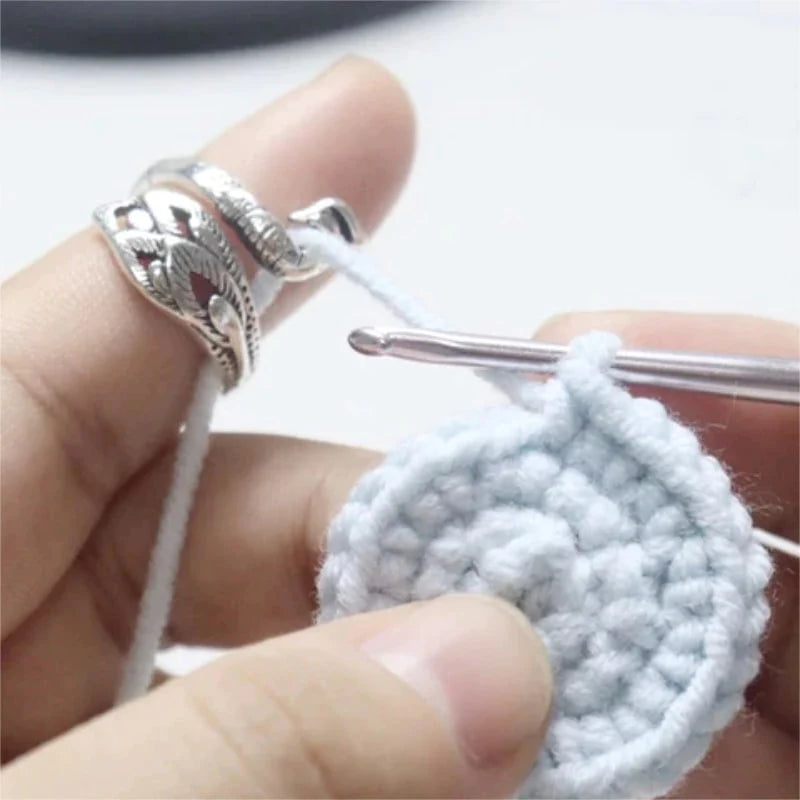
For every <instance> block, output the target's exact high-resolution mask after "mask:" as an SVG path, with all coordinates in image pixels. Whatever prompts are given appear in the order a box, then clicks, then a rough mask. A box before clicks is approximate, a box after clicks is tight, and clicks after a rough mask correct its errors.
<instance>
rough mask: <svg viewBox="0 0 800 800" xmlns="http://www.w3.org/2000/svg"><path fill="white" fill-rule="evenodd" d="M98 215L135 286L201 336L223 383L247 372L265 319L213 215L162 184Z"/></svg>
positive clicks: (229, 384)
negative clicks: (262, 321)
mask: <svg viewBox="0 0 800 800" xmlns="http://www.w3.org/2000/svg"><path fill="white" fill-rule="evenodd" d="M94 219H95V222H96V223H97V224H98V225H99V227H100V229H101V230H102V231H103V233H104V234H105V237H106V240H107V241H108V243H109V245H110V246H111V249H112V251H113V253H114V254H115V256H116V259H117V262H118V263H119V265H120V266H121V267H122V270H123V272H124V273H125V275H126V276H127V277H128V278H129V279H130V280H131V281H132V282H133V284H134V286H136V288H137V289H139V290H140V291H141V292H142V293H143V294H144V295H145V297H147V299H148V300H151V301H152V302H154V303H156V304H157V305H158V306H159V307H161V308H162V309H164V310H165V311H167V312H168V313H170V314H171V315H173V316H174V317H177V318H178V319H180V320H181V321H183V322H184V323H187V324H188V325H189V327H190V329H191V330H192V331H193V332H194V333H195V334H196V335H197V336H198V338H199V339H200V341H201V342H202V343H203V345H204V346H205V348H206V349H207V351H208V352H209V354H210V355H211V356H212V358H213V359H214V360H215V361H216V362H217V364H219V366H220V368H221V370H222V374H223V382H224V386H225V390H226V391H227V390H228V389H230V388H232V387H233V386H236V385H237V384H238V383H239V382H241V381H242V380H243V379H245V378H246V377H247V376H248V375H249V374H250V373H251V372H252V370H253V368H254V366H255V364H256V362H257V360H258V349H259V339H260V329H259V321H258V316H257V314H256V309H255V304H254V302H253V297H252V294H251V292H250V286H249V284H248V282H247V279H246V277H245V273H244V268H243V267H242V265H241V263H240V262H239V260H238V258H237V257H236V255H235V253H234V252H233V249H232V248H231V246H230V244H229V243H228V240H227V239H226V237H225V234H224V233H223V232H222V230H221V228H220V227H219V225H218V224H217V222H216V221H215V220H214V218H213V217H212V216H211V215H210V214H209V213H208V212H207V211H205V209H203V207H202V206H201V205H200V204H199V203H197V202H196V201H194V200H192V199H191V198H189V197H187V196H186V195H184V194H181V193H180V192H176V191H172V190H169V189H163V188H161V189H152V190H149V191H145V192H144V193H143V194H141V195H140V196H138V197H134V198H132V199H130V200H127V201H123V202H121V203H111V204H108V205H104V206H100V207H99V208H98V209H97V210H96V211H95V212H94Z"/></svg>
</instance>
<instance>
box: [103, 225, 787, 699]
mask: <svg viewBox="0 0 800 800" xmlns="http://www.w3.org/2000/svg"><path fill="white" fill-rule="evenodd" d="M290 235H291V238H292V240H293V241H294V243H295V244H296V245H297V246H299V247H302V248H304V249H305V250H306V251H307V252H308V253H309V255H310V256H311V257H312V258H317V259H319V260H320V261H323V262H325V263H327V264H328V265H329V266H330V267H331V268H333V269H335V270H336V271H337V272H341V273H342V274H344V275H345V276H346V277H347V278H349V279H350V280H352V281H353V282H354V283H356V284H357V285H359V286H361V287H363V288H364V289H366V291H367V292H369V294H371V295H372V296H373V297H374V298H375V299H377V300H378V301H379V302H381V303H383V304H384V305H385V306H387V307H388V308H389V309H390V310H392V311H393V312H394V313H395V314H396V315H397V316H398V317H399V318H400V319H402V320H404V321H405V322H407V323H409V324H411V325H415V326H419V327H423V328H441V327H443V324H442V322H441V320H440V319H439V318H438V317H436V316H435V315H432V314H430V313H429V312H427V311H426V310H425V308H424V307H423V306H422V304H421V303H419V302H418V301H417V300H416V299H414V298H413V297H411V296H409V295H407V294H406V293H405V292H403V291H400V290H399V289H398V288H397V287H396V286H395V285H394V284H393V283H392V282H391V281H390V280H389V279H388V278H387V277H385V276H384V275H382V274H381V273H380V272H379V270H378V269H377V268H376V266H375V264H374V263H373V262H372V260H371V259H370V258H369V257H368V256H367V255H366V254H365V253H364V252H362V251H360V250H357V249H356V248H354V247H352V246H350V245H348V244H347V243H346V242H344V241H343V240H342V239H340V238H339V237H337V236H334V235H332V234H329V233H325V232H323V231H319V230H315V229H311V228H297V229H293V230H292V231H291V232H290ZM281 285H282V282H281V281H280V280H278V279H277V278H275V277H274V276H273V275H271V274H270V273H268V272H267V271H266V270H259V273H258V275H257V277H256V278H255V280H254V281H253V286H252V289H253V296H254V299H255V303H256V308H257V309H258V311H259V313H263V311H264V310H265V309H266V308H268V307H269V306H270V305H271V303H272V302H273V300H274V299H275V297H276V296H277V295H278V293H279V291H280V289H281ZM480 374H482V376H483V377H486V378H488V379H489V380H491V381H492V382H493V383H495V384H496V385H498V387H499V388H501V389H503V390H504V391H505V392H506V393H508V394H509V395H510V396H511V397H512V399H515V395H517V394H518V393H519V392H521V391H522V392H524V382H523V381H521V380H520V379H519V378H518V377H517V376H513V378H511V377H507V376H506V374H505V373H502V372H499V371H492V372H484V373H480ZM221 388H222V384H221V381H220V378H219V376H218V374H217V371H216V369H215V367H214V366H213V365H211V364H208V365H206V366H204V367H203V368H202V369H201V372H200V375H199V377H198V380H197V385H196V388H195V392H194V397H193V399H192V402H191V405H190V407H189V410H188V415H187V419H186V425H185V429H184V431H183V435H182V437H181V441H180V444H179V446H178V451H177V454H176V459H175V468H174V472H173V479H172V485H171V487H170V491H169V494H168V495H167V498H166V500H165V503H164V510H163V512H162V516H161V521H160V524H159V528H158V533H157V536H156V542H155V545H154V547H153V553H152V556H151V559H150V567H149V572H148V576H147V582H146V584H145V588H144V591H143V594H142V602H141V607H140V610H139V616H138V619H137V621H136V627H135V631H134V636H133V644H132V646H131V650H130V653H129V655H128V659H127V662H126V664H125V669H124V675H123V680H122V684H121V686H120V689H119V692H118V695H117V703H122V702H125V701H126V700H130V699H132V698H135V697H137V696H139V695H141V694H143V693H144V692H145V691H147V689H148V687H149V685H150V682H151V680H152V676H153V669H154V663H155V656H156V654H157V652H158V648H159V645H160V643H161V640H162V637H163V633H164V629H165V627H166V624H167V621H168V618H169V611H170V607H171V603H172V595H173V590H174V583H175V577H176V575H177V572H178V566H179V563H180V554H181V551H182V549H183V544H184V540H185V538H186V527H187V522H188V519H189V513H190V510H191V505H192V500H193V498H194V493H195V491H196V489H197V485H198V482H199V478H200V474H201V471H202V467H203V461H204V459H205V456H206V452H207V450H208V443H209V436H210V424H211V414H212V410H213V407H214V403H215V402H216V399H217V397H218V395H219V393H220V391H221ZM754 536H755V538H756V539H758V540H759V541H760V542H762V543H763V544H764V545H765V546H767V547H771V548H774V549H778V550H781V551H783V552H786V553H789V554H790V555H793V556H795V557H800V546H799V545H797V544H795V543H794V542H790V541H788V540H786V539H783V538H781V537H777V536H775V535H774V534H771V533H767V532H765V531H760V530H754Z"/></svg>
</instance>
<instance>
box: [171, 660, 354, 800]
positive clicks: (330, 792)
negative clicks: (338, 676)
mask: <svg viewBox="0 0 800 800" xmlns="http://www.w3.org/2000/svg"><path fill="white" fill-rule="evenodd" d="M215 666H217V667H218V668H219V671H218V673H217V676H216V680H215V681H213V683H211V684H204V685H203V686H202V687H201V686H200V684H199V682H198V683H197V684H193V683H192V682H191V681H187V682H186V683H187V688H188V691H187V698H188V700H189V702H190V704H191V706H192V709H193V711H194V713H195V715H196V717H197V719H198V722H199V724H200V725H201V726H202V727H203V728H204V729H205V731H206V732H207V733H208V734H210V736H211V737H212V738H213V739H214V740H215V742H216V743H218V744H219V745H221V746H222V748H223V750H224V751H225V752H226V753H227V760H228V761H229V763H230V764H231V769H232V771H233V772H235V780H236V782H237V783H238V784H239V785H240V787H241V785H242V784H244V785H245V786H246V787H248V788H249V789H252V790H254V791H255V792H256V793H258V794H262V795H280V796H287V797H331V798H334V797H338V796H339V792H338V791H337V780H336V773H335V770H334V769H333V768H332V765H331V764H330V763H329V759H328V756H327V754H326V752H325V747H324V732H323V735H322V736H320V731H319V719H318V717H319V716H320V701H321V698H320V697H319V695H320V687H319V686H318V685H317V686H315V682H314V681H312V682H311V683H309V682H308V681H304V682H303V685H302V687H298V686H297V685H294V686H293V685H291V684H290V683H287V680H283V679H281V678H280V676H276V675H275V673H274V671H273V670H272V669H271V668H270V666H269V665H268V664H266V663H265V659H264V658H263V657H261V656H257V655H256V654H255V652H254V651H253V650H246V651H242V652H240V653H237V654H235V655H233V656H230V657H228V658H226V659H224V661H223V662H220V663H219V664H218V665H215ZM207 687H208V688H207ZM299 689H302V691H299ZM310 709H313V710H315V713H316V716H317V719H316V720H314V719H311V718H310V716H309V715H310V711H309V710H310ZM323 716H324V715H323Z"/></svg>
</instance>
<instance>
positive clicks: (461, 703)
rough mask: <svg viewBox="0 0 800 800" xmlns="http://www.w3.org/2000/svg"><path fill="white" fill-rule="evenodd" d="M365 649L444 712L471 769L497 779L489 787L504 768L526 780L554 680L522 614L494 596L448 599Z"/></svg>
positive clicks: (421, 610)
mask: <svg viewBox="0 0 800 800" xmlns="http://www.w3.org/2000/svg"><path fill="white" fill-rule="evenodd" d="M364 649H365V650H366V651H367V653H369V655H370V656H371V657H372V658H374V659H376V660H377V661H379V662H380V663H381V664H382V665H383V666H384V667H385V668H386V669H388V670H390V671H391V672H393V673H394V674H395V675H396V676H397V677H398V678H401V679H402V680H403V681H405V682H406V683H407V684H409V685H410V686H411V687H413V688H414V689H415V690H416V691H417V692H418V693H419V694H420V695H421V696H422V697H423V698H424V699H425V700H426V701H427V702H428V703H429V704H430V705H431V706H432V707H433V708H434V709H435V710H436V711H437V712H438V713H439V714H440V715H441V717H442V718H443V720H444V722H445V724H446V725H447V726H448V727H449V729H450V730H451V732H452V734H453V736H454V738H455V740H456V742H457V744H458V746H459V748H460V749H461V752H462V754H463V757H464V761H465V763H466V764H467V765H468V768H469V769H470V770H471V771H472V772H473V773H486V774H489V775H490V776H491V780H492V781H495V783H494V784H493V785H492V786H489V787H486V788H489V789H490V790H491V789H494V788H497V784H496V780H500V784H499V785H500V786H503V781H502V779H503V776H502V774H500V773H503V771H504V770H505V771H506V772H508V770H511V771H512V772H513V771H517V772H518V771H519V770H520V769H521V770H522V772H521V774H519V775H514V776H513V778H514V779H516V780H521V779H522V778H523V777H524V775H525V773H526V772H527V770H528V769H529V768H530V767H531V765H532V763H533V760H534V758H535V752H536V751H537V750H538V746H539V744H540V743H541V740H542V738H543V734H544V727H545V724H546V721H547V717H548V714H549V710H550V695H551V686H552V679H551V676H550V668H549V666H548V663H547V657H546V654H545V652H544V647H543V646H542V644H541V641H540V639H539V637H538V636H537V635H536V633H535V632H534V631H533V629H532V628H531V626H530V625H529V623H528V622H527V620H526V619H525V618H524V617H523V616H522V614H520V613H519V612H518V611H517V610H516V609H514V608H512V607H511V606H510V605H507V604H505V603H502V602H501V601H497V600H492V599H490V598H482V597H475V596H471V597H467V596H450V597H446V598H442V599H440V600H435V601H432V602H430V603H426V604H424V605H421V606H420V608H419V610H417V611H416V612H414V613H413V614H411V615H410V616H408V617H406V618H405V619H404V620H403V621H402V622H400V623H399V624H398V625H397V626H396V627H394V628H390V629H388V630H384V631H382V632H381V633H379V634H378V635H377V636H375V637H374V638H372V639H371V640H369V641H368V642H367V643H366V644H365V645H364ZM506 777H509V776H508V775H506ZM509 788H516V785H515V784H514V783H513V781H512V782H511V783H510V784H509Z"/></svg>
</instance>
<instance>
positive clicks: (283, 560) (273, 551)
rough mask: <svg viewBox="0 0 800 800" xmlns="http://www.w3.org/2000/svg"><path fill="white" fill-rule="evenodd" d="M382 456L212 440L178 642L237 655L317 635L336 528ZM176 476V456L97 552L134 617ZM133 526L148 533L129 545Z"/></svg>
mask: <svg viewBox="0 0 800 800" xmlns="http://www.w3.org/2000/svg"><path fill="white" fill-rule="evenodd" d="M382 458H383V456H381V455H380V454H377V453H372V452H369V451H365V450H359V449H355V448H350V447H345V446H342V445H335V444H327V443H322V442H313V441H307V440H302V439H289V438H284V437H277V436H258V435H235V434H227V435H217V436H214V438H213V440H212V446H211V449H210V452H209V457H208V459H207V462H206V465H205V468H204V471H203V477H202V480H201V486H200V491H199V492H198V494H197V499H196V504H195V507H194V509H193V511H192V517H191V523H190V529H189V535H188V539H187V543H186V547H185V550H184V552H183V556H182V561H181V567H180V572H179V575H178V580H177V584H176V587H175V594H174V600H173V607H172V612H171V617H170V622H169V627H168V635H169V638H170V639H171V640H172V641H176V642H182V643H186V644H202V645H211V646H219V647H234V646H238V645H242V644H248V643H250V642H254V641H257V640H259V639H263V638H266V637H268V636H274V635H276V634H280V633H286V632H288V631H292V630H296V629H298V628H302V627H305V626H307V625H309V624H310V623H311V619H312V616H313V614H314V612H315V609H316V592H315V589H314V581H315V578H316V573H317V570H318V567H319V563H320V559H321V558H322V554H323V549H324V540H325V534H326V531H327V529H328V526H329V524H330V521H331V519H332V518H333V516H334V515H335V514H336V512H337V511H338V510H339V509H340V508H341V506H342V505H343V504H344V502H345V501H346V499H347V496H348V495H349V493H350V491H351V490H352V487H353V486H354V485H355V483H356V482H357V481H358V479H359V478H360V477H361V476H362V475H363V474H364V473H365V472H367V471H368V470H369V469H371V468H372V467H374V466H377V464H378V463H379V462H380V461H381V460H382ZM169 469H170V456H169V455H168V454H167V455H166V456H165V457H163V458H162V459H160V460H159V462H158V464H156V465H154V468H153V469H152V470H149V471H148V472H147V473H146V474H143V475H142V476H140V478H139V479H138V480H137V481H135V482H133V483H131V484H130V486H129V487H127V489H126V492H125V494H124V495H122V496H120V498H119V501H118V502H116V503H115V505H114V507H113V508H112V509H110V511H109V514H108V517H107V519H106V524H105V525H104V527H103V530H102V532H98V533H99V535H98V536H97V537H96V538H94V539H93V540H92V542H91V545H92V550H93V554H92V558H93V560H94V563H95V565H96V566H97V567H98V568H99V569H101V570H102V569H105V574H106V576H107V577H106V578H104V579H103V581H104V583H107V584H108V585H109V590H108V591H109V592H113V591H115V590H114V589H112V588H111V587H112V586H114V587H116V592H117V593H118V592H120V591H122V592H128V593H130V596H129V597H126V598H119V600H116V599H115V600H113V601H112V602H113V605H114V606H116V607H117V608H119V607H128V608H135V607H136V598H137V597H138V596H139V594H140V587H142V586H143V585H144V582H145V580H146V579H147V571H148V566H149V560H150V552H151V550H152V544H153V536H154V532H155V530H156V527H157V526H156V522H157V514H158V508H159V506H160V503H159V502H158V498H160V495H161V494H162V492H163V487H164V485H165V480H166V478H167V477H168V475H169ZM154 501H155V502H154ZM142 514H144V516H142ZM134 528H138V529H141V530H142V531H143V532H144V530H146V531H147V533H146V534H145V535H143V536H131V535H130V532H131V530H133V529H134ZM120 569H121V570H123V574H124V578H123V579H120V577H119V572H118V570H120ZM110 596H111V597H113V595H110ZM132 621H133V620H132V619H131V621H130V622H131V623H132ZM125 649H127V648H126V647H125Z"/></svg>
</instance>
